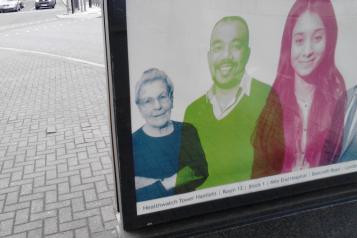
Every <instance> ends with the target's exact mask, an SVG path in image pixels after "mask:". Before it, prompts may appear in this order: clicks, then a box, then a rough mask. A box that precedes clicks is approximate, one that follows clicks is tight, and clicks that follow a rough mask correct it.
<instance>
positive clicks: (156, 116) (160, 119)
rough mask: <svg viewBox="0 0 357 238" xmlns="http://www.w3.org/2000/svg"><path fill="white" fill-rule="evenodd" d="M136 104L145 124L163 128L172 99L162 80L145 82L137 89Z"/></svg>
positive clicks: (168, 117)
mask: <svg viewBox="0 0 357 238" xmlns="http://www.w3.org/2000/svg"><path fill="white" fill-rule="evenodd" d="M138 101H139V102H138V106H139V110H140V113H141V115H142V116H143V118H144V119H145V121H146V123H147V125H149V126H151V127H154V128H163V127H165V126H167V125H168V123H169V121H170V116H171V109H172V100H171V98H170V96H169V92H168V91H167V87H166V84H165V83H164V82H163V81H162V80H155V81H152V82H148V83H145V84H143V85H142V86H141V89H140V91H139V100H138Z"/></svg>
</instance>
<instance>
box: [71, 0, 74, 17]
mask: <svg viewBox="0 0 357 238" xmlns="http://www.w3.org/2000/svg"><path fill="white" fill-rule="evenodd" d="M71 7H72V14H74V0H71Z"/></svg>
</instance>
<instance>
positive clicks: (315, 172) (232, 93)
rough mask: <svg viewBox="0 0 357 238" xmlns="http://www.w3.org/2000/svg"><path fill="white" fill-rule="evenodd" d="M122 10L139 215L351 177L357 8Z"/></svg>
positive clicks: (173, 6) (248, 5)
mask: <svg viewBox="0 0 357 238" xmlns="http://www.w3.org/2000/svg"><path fill="white" fill-rule="evenodd" d="M126 8H127V9H126V11H127V12H126V13H127V29H128V52H129V72H130V95H131V125H132V143H133V164H134V172H135V178H134V179H135V190H136V202H137V206H136V208H137V215H139V216H140V215H144V214H150V213H154V212H158V211H163V210H168V209H173V208H177V207H185V206H188V205H193V204H198V203H203V202H207V201H213V200H219V199H223V198H227V197H233V196H239V195H243V194H248V193H253V192H258V191H262V190H269V189H273V188H279V187H284V186H288V185H293V184H298V183H302V182H307V181H313V180H318V179H322V178H327V177H333V176H336V175H342V174H348V173H353V172H356V171H357V161H355V159H357V137H356V134H357V115H356V114H357V112H355V111H356V107H357V101H356V100H357V99H356V96H357V95H356V94H357V89H355V85H357V72H356V71H355V68H356V67H355V65H356V63H355V59H356V57H357V46H355V43H354V42H356V41H357V28H356V27H355V24H356V22H357V1H355V0H335V1H329V0H296V1H293V0H271V1H269V3H267V1H263V0H255V1H242V0H241V1H236V0H209V1H207V0H197V1H191V0H155V1H153V0H130V1H127V2H126ZM355 95H356V96H355Z"/></svg>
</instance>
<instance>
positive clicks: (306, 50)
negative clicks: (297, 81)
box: [290, 11, 326, 78]
mask: <svg viewBox="0 0 357 238" xmlns="http://www.w3.org/2000/svg"><path fill="white" fill-rule="evenodd" d="M292 34H293V35H292V44H291V45H292V47H291V58H290V61H291V65H292V67H293V69H294V71H295V75H299V76H300V77H302V78H304V77H307V76H309V75H310V74H311V73H312V72H313V71H314V70H315V69H316V68H317V66H318V65H319V64H320V62H321V61H322V59H323V56H324V53H325V48H326V30H325V27H324V25H323V23H322V20H321V18H320V17H319V15H317V14H316V13H312V12H309V11H306V12H305V13H303V14H302V15H301V16H300V17H299V18H298V20H297V22H296V25H295V27H294V29H293V33H292Z"/></svg>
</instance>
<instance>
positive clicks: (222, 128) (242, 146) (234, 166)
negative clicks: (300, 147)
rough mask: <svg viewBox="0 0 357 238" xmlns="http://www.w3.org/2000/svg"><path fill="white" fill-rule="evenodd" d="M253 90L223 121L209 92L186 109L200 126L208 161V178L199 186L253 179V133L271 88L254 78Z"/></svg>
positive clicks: (189, 116) (187, 120) (205, 186)
mask: <svg viewBox="0 0 357 238" xmlns="http://www.w3.org/2000/svg"><path fill="white" fill-rule="evenodd" d="M250 90H251V91H250V95H249V96H244V97H243V98H242V99H241V101H240V102H239V103H238V104H237V105H236V106H235V108H234V109H233V111H231V112H230V113H229V114H228V115H227V116H226V117H224V118H223V119H221V120H217V119H216V118H215V116H214V114H213V109H212V105H211V103H210V101H209V100H208V98H207V96H206V95H203V96H202V97H200V98H198V99H197V100H196V101H194V102H193V103H192V104H191V105H189V106H188V108H187V109H186V112H185V119H184V121H185V122H188V123H191V124H192V125H193V126H194V127H195V128H196V129H197V131H198V135H199V137H200V140H201V144H202V147H203V150H204V152H205V156H206V160H207V163H208V178H207V179H206V181H205V182H204V183H203V184H202V185H201V186H200V187H198V189H203V188H209V187H213V186H218V185H224V184H229V183H234V182H238V181H242V180H248V179H250V177H251V171H252V164H253V147H252V143H251V136H252V133H253V131H254V129H255V125H256V121H257V118H258V117H259V115H260V112H261V110H262V108H263V107H264V105H265V101H266V99H267V96H268V94H269V92H270V87H269V86H268V85H266V84H264V83H262V82H259V81H257V80H255V79H252V82H251V89H250Z"/></svg>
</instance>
